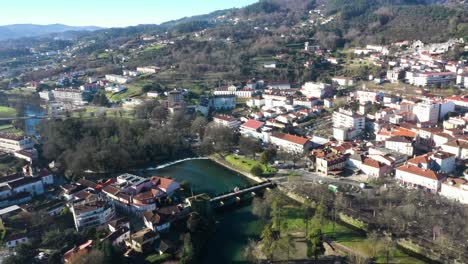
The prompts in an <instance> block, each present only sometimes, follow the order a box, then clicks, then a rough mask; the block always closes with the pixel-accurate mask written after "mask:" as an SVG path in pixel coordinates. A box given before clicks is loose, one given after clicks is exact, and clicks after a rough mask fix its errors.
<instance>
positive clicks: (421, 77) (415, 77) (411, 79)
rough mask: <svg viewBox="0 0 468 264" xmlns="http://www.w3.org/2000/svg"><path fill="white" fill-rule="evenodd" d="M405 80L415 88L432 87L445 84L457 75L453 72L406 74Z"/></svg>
mask: <svg viewBox="0 0 468 264" xmlns="http://www.w3.org/2000/svg"><path fill="white" fill-rule="evenodd" d="M405 78H406V80H407V81H408V83H410V84H412V85H415V86H421V87H425V86H432V85H437V84H446V83H450V82H453V83H455V81H456V79H457V74H456V73H453V72H417V71H416V72H411V71H407V72H406V77H405Z"/></svg>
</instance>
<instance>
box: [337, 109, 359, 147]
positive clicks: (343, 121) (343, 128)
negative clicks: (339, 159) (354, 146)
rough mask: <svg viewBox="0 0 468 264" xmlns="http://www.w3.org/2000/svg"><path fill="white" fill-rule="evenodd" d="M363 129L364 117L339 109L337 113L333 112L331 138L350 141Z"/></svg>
mask: <svg viewBox="0 0 468 264" xmlns="http://www.w3.org/2000/svg"><path fill="white" fill-rule="evenodd" d="M364 129H365V118H364V116H362V115H359V114H356V113H354V112H353V111H351V110H346V109H343V108H340V109H339V110H338V112H336V111H335V112H333V137H335V138H336V139H337V140H340V141H345V140H352V139H354V138H355V137H357V136H358V135H359V134H360V133H362V132H363V131H364Z"/></svg>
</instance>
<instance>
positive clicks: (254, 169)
mask: <svg viewBox="0 0 468 264" xmlns="http://www.w3.org/2000/svg"><path fill="white" fill-rule="evenodd" d="M250 172H251V173H252V174H253V175H255V176H260V175H262V173H263V169H262V167H260V165H255V166H253V167H252V169H250Z"/></svg>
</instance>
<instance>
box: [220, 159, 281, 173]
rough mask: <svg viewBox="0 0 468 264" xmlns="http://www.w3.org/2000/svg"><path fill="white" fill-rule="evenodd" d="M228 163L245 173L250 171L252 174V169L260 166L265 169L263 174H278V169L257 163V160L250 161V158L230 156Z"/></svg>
mask: <svg viewBox="0 0 468 264" xmlns="http://www.w3.org/2000/svg"><path fill="white" fill-rule="evenodd" d="M225 159H226V161H227V162H229V163H231V164H232V165H233V166H235V167H237V168H239V169H241V170H244V171H248V172H250V170H251V169H252V167H253V166H255V165H260V167H262V169H263V174H274V173H276V168H273V167H272V166H269V165H265V164H261V163H260V162H258V161H255V160H252V159H248V158H245V157H241V156H238V155H233V154H232V155H228V156H226V157H225Z"/></svg>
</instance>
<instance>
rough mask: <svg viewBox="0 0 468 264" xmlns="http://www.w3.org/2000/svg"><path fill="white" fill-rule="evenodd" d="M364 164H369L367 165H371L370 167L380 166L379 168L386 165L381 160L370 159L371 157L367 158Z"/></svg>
mask: <svg viewBox="0 0 468 264" xmlns="http://www.w3.org/2000/svg"><path fill="white" fill-rule="evenodd" d="M363 164H364V165H367V166H370V167H374V168H378V169H380V168H382V167H383V166H384V165H383V164H381V163H380V162H378V161H376V160H373V159H370V158H367V159H365V160H364V162H363Z"/></svg>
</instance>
